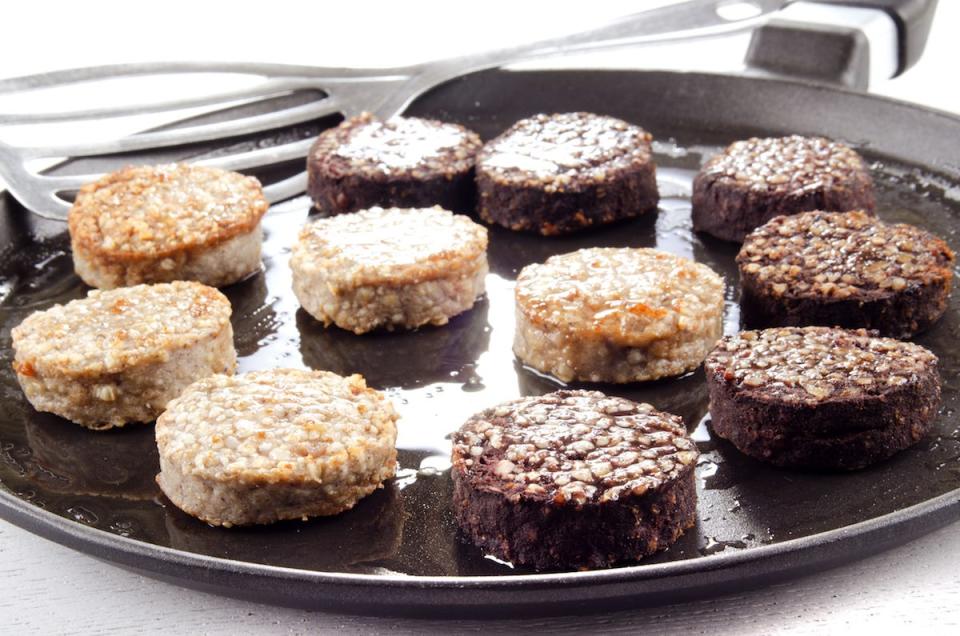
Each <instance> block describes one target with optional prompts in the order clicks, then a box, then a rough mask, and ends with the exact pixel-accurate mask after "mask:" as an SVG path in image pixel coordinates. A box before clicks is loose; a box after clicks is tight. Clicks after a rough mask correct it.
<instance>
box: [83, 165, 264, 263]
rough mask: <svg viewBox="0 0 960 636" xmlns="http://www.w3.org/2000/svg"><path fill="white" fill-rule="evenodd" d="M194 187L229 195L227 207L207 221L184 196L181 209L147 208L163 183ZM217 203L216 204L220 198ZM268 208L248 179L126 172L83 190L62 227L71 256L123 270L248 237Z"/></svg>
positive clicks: (158, 170)
mask: <svg viewBox="0 0 960 636" xmlns="http://www.w3.org/2000/svg"><path fill="white" fill-rule="evenodd" d="M194 181H196V183H197V185H196V187H198V188H202V187H203V185H202V184H203V183H204V182H207V183H214V184H218V185H219V186H220V187H221V191H220V192H219V194H220V195H222V194H224V193H225V192H229V193H230V195H231V196H230V202H229V205H227V204H224V205H225V209H224V210H223V211H221V212H218V213H217V214H215V215H210V214H207V212H208V211H207V210H206V209H205V208H204V207H203V203H202V199H201V198H199V197H197V196H196V195H193V194H191V193H190V192H189V191H187V192H183V196H184V197H185V201H184V206H185V207H184V206H174V207H171V206H170V205H169V204H168V203H162V202H158V203H157V204H156V205H155V206H152V207H151V204H150V202H149V200H148V199H145V196H146V197H150V196H151V193H155V192H157V191H158V190H164V189H169V188H170V186H169V185H166V188H165V184H170V183H172V182H177V184H176V185H175V186H174V188H175V189H179V188H180V186H181V185H183V184H185V183H192V182H194ZM217 198H218V200H219V201H221V203H222V196H218V197H217ZM268 208H269V203H268V202H267V199H266V197H264V195H263V189H262V187H261V186H260V182H259V181H258V180H257V179H256V178H254V177H248V176H244V175H242V174H239V173H236V172H229V171H226V170H220V169H219V168H212V167H207V166H194V165H188V164H171V165H166V166H127V167H125V168H122V169H121V170H118V171H116V172H112V173H110V174H107V175H105V176H103V177H102V178H100V179H99V180H97V181H95V182H93V183H88V184H86V185H84V186H82V187H81V188H80V191H79V193H78V194H77V198H76V200H75V202H74V204H73V207H72V208H71V209H70V213H69V215H68V217H67V224H68V228H69V232H70V240H71V246H72V248H73V249H74V250H75V251H76V250H80V251H82V252H83V253H84V254H85V255H86V256H87V258H88V259H89V260H91V261H94V262H97V263H102V264H104V265H109V264H116V263H120V264H129V263H138V262H141V261H152V260H158V259H163V258H166V257H173V256H176V255H178V254H183V253H186V252H190V251H192V250H198V249H203V248H208V247H211V246H214V245H219V244H221V243H224V242H226V241H228V240H230V239H232V238H234V237H236V236H240V235H243V234H247V233H249V232H251V231H253V230H254V228H256V226H257V225H258V224H259V223H260V219H261V218H262V217H263V215H264V214H266V212H267V209H268ZM144 209H146V210H147V212H146V213H144ZM171 213H175V214H171ZM185 224H186V227H184V225H185ZM107 227H110V230H109V231H107V230H106V228H107Z"/></svg>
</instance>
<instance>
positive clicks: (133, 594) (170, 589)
mask: <svg viewBox="0 0 960 636" xmlns="http://www.w3.org/2000/svg"><path fill="white" fill-rule="evenodd" d="M660 4H666V2H642V1H639V0H638V1H637V2H626V1H615V2H604V3H600V2H592V3H584V2H577V3H573V2H550V3H540V2H537V3H520V2H517V1H514V2H503V1H496V2H482V3H462V2H443V3H441V2H402V3H399V2H398V3H383V4H377V3H371V2H363V3H360V2H343V3H337V4H333V3H325V4H321V3H320V2H310V3H295V2H285V1H276V0H273V1H270V2H262V3H257V4H243V3H238V2H230V3H226V2H208V3H202V2H200V1H199V0H194V1H192V2H184V1H180V0H177V1H172V2H163V3H134V2H123V3H120V2H113V3H81V2H73V3H59V4H58V3H27V2H18V3H8V6H5V7H4V8H3V13H2V15H3V23H2V25H3V32H2V34H0V77H10V76H15V75H21V74H26V73H33V72H40V71H45V70H51V69H56V68H64V67H73V66H83V65H90V64H102V63H115V62H128V61H141V60H159V59H168V60H169V59H182V60H187V59H204V60H230V61H271V62H288V63H297V64H315V65H323V66H340V65H343V66H382V65H391V64H406V63H412V62H417V61H423V60H426V59H431V58H435V57H444V56H449V55H454V54H461V53H465V52H469V51H473V50H481V49H484V48H488V47H495V46H503V45H507V44H512V43H516V42H521V41H524V40H529V39H534V38H539V37H545V36H548V35H555V34H559V33H562V32H564V31H568V30H575V29H577V28H582V27H585V26H588V25H591V24H598V23H601V22H602V21H603V20H604V19H606V18H610V17H613V16H616V15H620V14H624V13H628V12H630V11H633V10H636V8H637V7H641V6H642V7H648V6H653V5H660ZM941 5H942V6H941V7H940V10H939V15H938V18H937V21H936V23H935V26H934V31H933V33H932V35H931V39H930V43H929V46H928V49H927V52H926V54H925V57H924V59H923V60H922V61H921V62H920V64H918V65H917V67H916V68H914V69H913V70H911V71H909V72H908V73H907V74H906V75H905V76H903V77H901V78H898V79H895V80H892V81H888V82H884V83H882V84H881V85H878V86H874V87H873V90H874V91H875V92H880V93H882V94H885V95H890V96H894V97H896V98H899V99H905V100H911V101H916V102H919V103H923V104H926V105H929V106H933V107H936V108H939V109H943V110H947V111H951V112H954V113H960V90H958V89H957V85H956V66H957V62H958V61H960V42H958V38H957V36H956V25H958V24H960V2H958V1H957V0H941ZM587 11H589V13H587ZM739 47H742V41H741V42H739V43H737V42H731V43H729V44H721V43H718V42H709V43H707V44H705V45H704V44H700V45H684V46H683V47H676V46H673V47H670V46H660V47H657V48H652V49H651V48H648V49H643V50H628V51H621V52H618V53H615V54H604V55H600V56H594V57H592V58H590V59H589V60H587V61H584V60H581V61H579V62H571V63H577V64H580V65H590V64H594V65H605V66H632V65H643V66H654V67H658V66H669V67H672V68H677V67H679V68H704V69H711V70H723V69H736V68H737V67H738V65H739V54H740V53H741V52H742V50H741V48H739ZM958 143H960V140H958ZM958 530H960V527H958V525H957V524H954V526H952V527H947V528H945V529H943V530H941V531H939V532H936V533H934V534H932V535H929V536H927V537H924V538H922V539H920V540H918V541H915V542H913V543H911V544H908V545H906V546H904V547H902V548H899V549H896V550H892V551H890V552H887V553H884V554H881V555H878V556H876V557H872V558H870V559H866V560H863V561H860V562H857V563H854V564H852V565H849V566H845V567H842V568H838V569H835V570H831V571H828V572H824V573H821V574H819V575H817V576H813V577H806V578H803V579H799V580H795V581H791V582H789V583H786V584H783V585H779V586H775V587H771V588H768V589H764V590H757V591H752V592H743V593H739V592H737V591H735V590H728V591H727V592H728V594H727V595H726V596H719V597H718V598H716V599H711V600H706V601H700V602H695V603H688V604H682V605H674V606H667V607H662V608H652V609H640V610H635V611H632V612H623V613H619V614H616V615H613V616H597V617H580V618H553V619H543V620H536V621H526V622H522V623H497V624H490V623H477V622H456V623H450V622H429V621H402V620H392V619H371V618H364V617H355V616H340V615H335V614H326V613H321V612H304V611H297V610H287V609H283V608H273V607H268V606H261V605H256V604H251V603H245V602H240V601H234V600H230V599H224V598H219V597H215V596H210V595H206V594H202V593H199V592H193V591H189V590H185V589H181V588H178V587H175V586H172V585H168V584H164V583H159V582H157V581H154V580H152V579H148V578H144V577H141V576H138V575H135V574H131V573H129V572H126V571H124V570H120V569H117V568H114V567H113V566H110V565H106V564H103V563H100V562H98V561H95V560H93V559H91V558H89V557H87V556H85V555H82V554H78V553H74V552H72V551H70V550H68V549H66V548H63V547H61V546H58V545H55V544H53V543H49V542H47V541H44V540H42V539H39V538H37V537H34V536H33V535H30V534H28V533H26V532H24V531H22V530H20V529H19V528H15V527H13V526H11V525H9V524H6V523H5V522H0V580H3V581H4V588H3V590H4V593H3V594H0V613H2V615H3V616H4V623H3V624H4V627H3V628H2V629H0V631H5V632H7V633H17V634H23V633H30V632H36V633H77V632H84V633H93V632H108V631H118V632H120V633H134V632H150V633H159V632H167V631H169V630H170V629H173V631H174V632H196V633H233V632H236V631H250V632H262V633H304V632H315V631H318V630H325V629H335V628H339V629H343V630H347V631H351V632H370V631H387V630H389V631H425V630H428V629H435V630H440V631H453V630H456V631H492V630H494V629H505V630H509V631H516V630H520V629H523V630H528V629H532V628H537V627H540V628H549V629H553V630H557V631H571V632H577V631H584V630H603V631H641V630H642V631H648V630H654V631H656V632H676V633H736V634H745V633H771V632H791V633H795V632H810V631H818V632H825V631H829V632H837V631H841V630H842V631H846V632H854V633H868V632H869V633H886V632H888V631H889V630H891V629H896V630H897V631H898V632H901V631H903V630H904V629H907V630H909V631H911V632H913V631H917V632H919V631H926V632H932V633H950V632H953V633H957V623H958V622H960V608H958V603H957V600H958V598H960V596H958V593H960V570H958V568H957V563H958V559H960V533H958Z"/></svg>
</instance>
